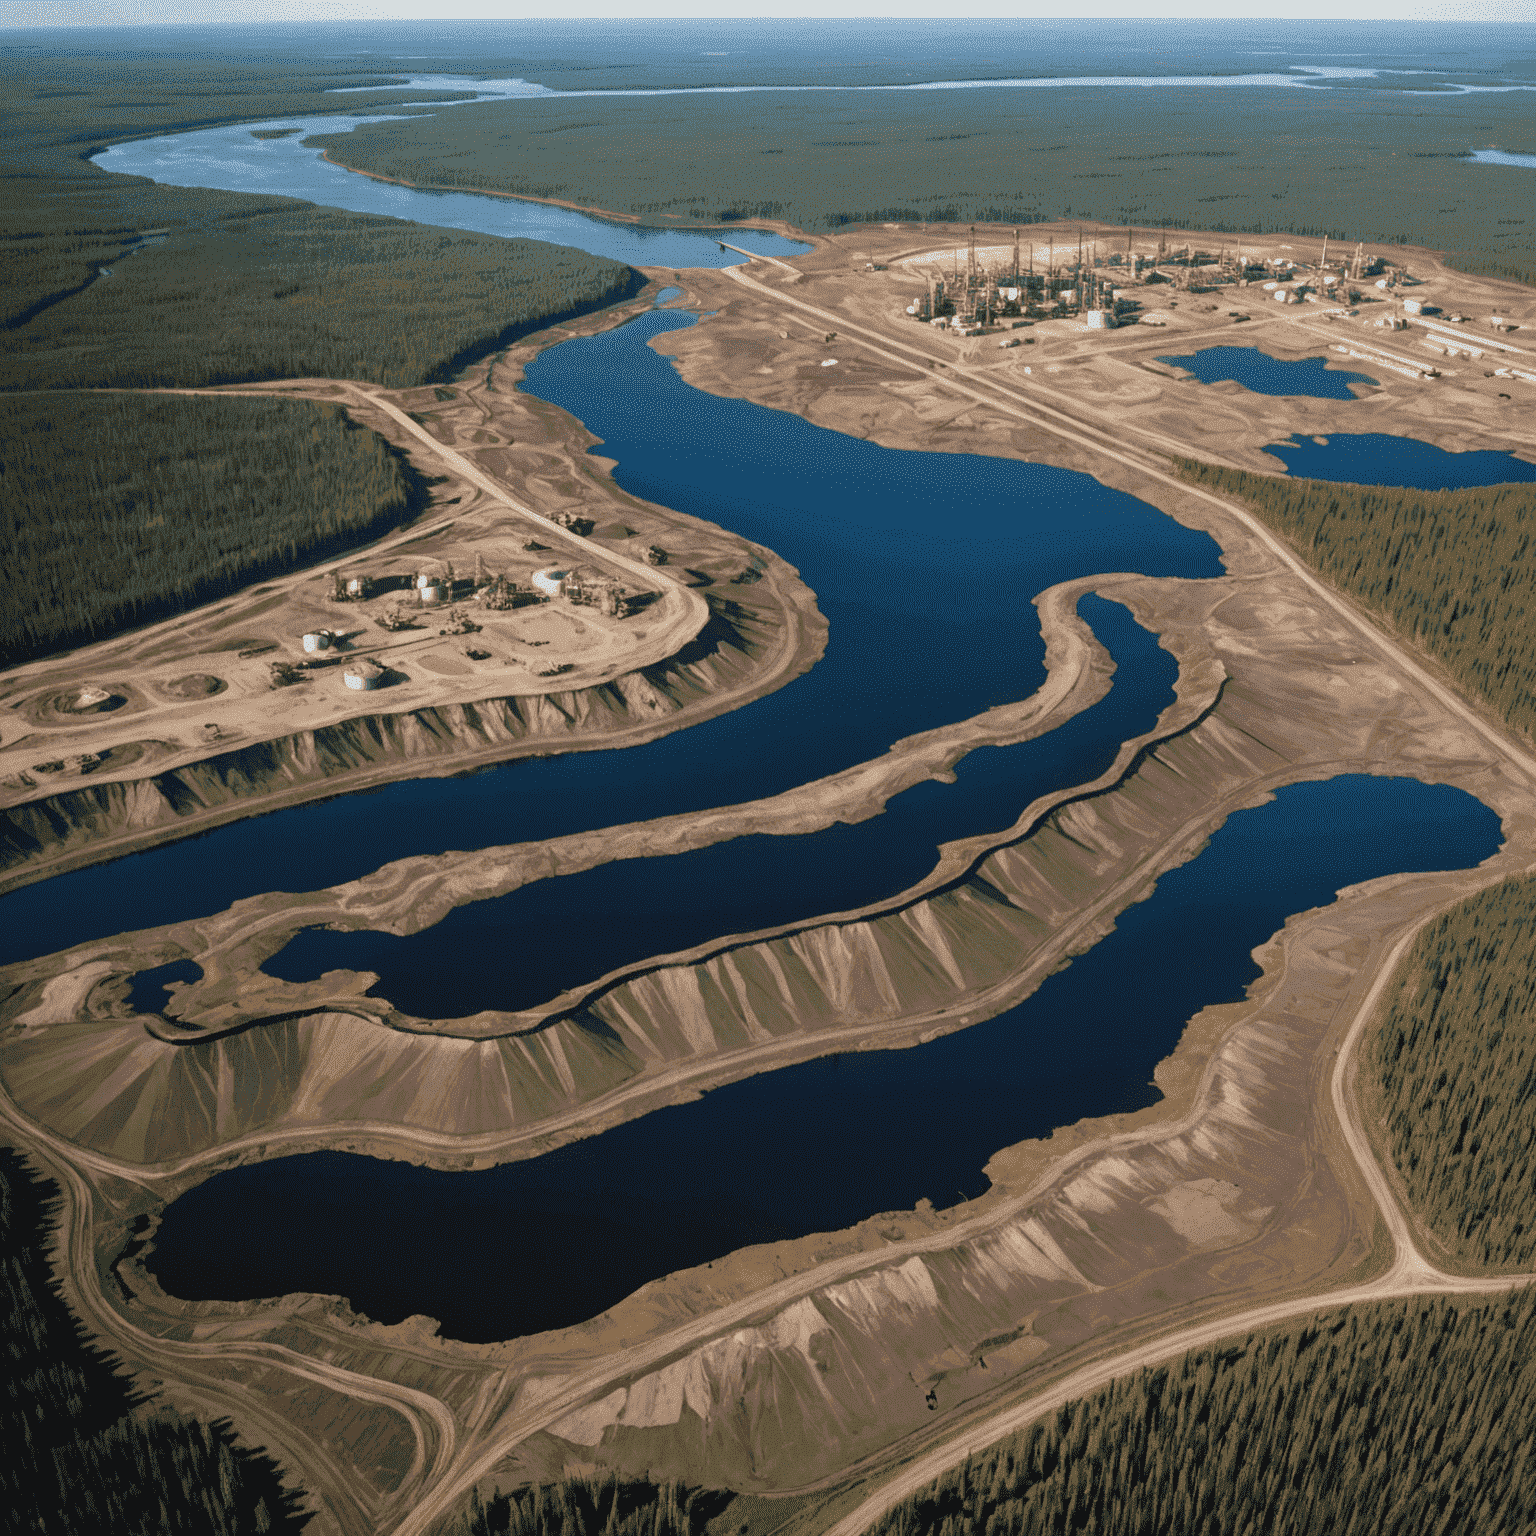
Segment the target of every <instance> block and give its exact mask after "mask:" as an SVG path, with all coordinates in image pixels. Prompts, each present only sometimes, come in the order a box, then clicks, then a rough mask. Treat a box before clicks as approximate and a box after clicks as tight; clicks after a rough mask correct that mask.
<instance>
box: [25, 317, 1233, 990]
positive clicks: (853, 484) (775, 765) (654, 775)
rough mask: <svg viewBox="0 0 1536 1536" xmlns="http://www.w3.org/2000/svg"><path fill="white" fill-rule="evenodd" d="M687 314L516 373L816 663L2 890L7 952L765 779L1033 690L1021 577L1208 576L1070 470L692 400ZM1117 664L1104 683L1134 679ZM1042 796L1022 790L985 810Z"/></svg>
mask: <svg viewBox="0 0 1536 1536" xmlns="http://www.w3.org/2000/svg"><path fill="white" fill-rule="evenodd" d="M696 320H697V317H696V316H694V315H691V314H688V313H686V312H680V311H676V310H654V311H651V312H649V313H647V314H644V315H642V316H640V317H639V318H637V319H635V320H632V321H630V322H629V324H627V325H624V326H620V327H619V328H617V329H616V330H613V331H609V332H606V333H604V334H601V335H598V336H593V337H586V338H578V339H574V340H571V341H567V342H563V343H561V344H560V345H559V346H556V347H552V348H550V349H548V350H547V351H545V352H544V353H542V354H541V355H540V357H539V359H538V360H537V362H536V363H535V364H534V365H533V366H532V367H531V368H530V369H529V370H528V378H527V381H526V384H525V387H526V388H527V389H528V390H530V391H531V392H533V393H535V394H537V395H539V396H540V397H541V398H543V399H546V400H550V401H552V402H553V403H554V404H556V405H559V406H561V407H563V408H564V409H565V410H567V411H569V412H570V413H571V414H572V415H573V416H576V417H577V418H579V419H580V420H582V421H584V422H585V423H586V424H587V426H588V427H589V429H590V430H591V431H592V432H593V433H594V434H595V435H596V436H598V437H599V438H602V439H603V442H602V443H601V445H600V450H599V451H600V452H601V453H602V454H604V455H606V456H608V457H612V458H616V459H617V460H618V467H617V468H616V470H615V471H614V474H615V478H616V479H617V481H618V483H619V484H620V485H621V486H622V487H623V488H624V489H625V490H627V491H631V492H633V493H634V494H635V495H637V496H642V497H645V498H646V499H647V500H651V501H655V502H659V503H661V504H662V505H664V506H669V507H675V508H677V509H678V510H680V511H683V512H688V513H692V514H695V515H697V516H700V517H704V518H707V519H709V520H710V521H712V522H718V523H721V524H724V525H725V526H727V527H729V528H731V529H733V530H734V531H736V532H737V533H741V534H744V535H745V536H746V537H748V538H750V539H752V540H754V541H755V542H758V543H761V544H764V545H767V546H768V547H769V548H770V549H773V550H774V551H775V552H776V553H778V554H780V555H782V556H783V557H784V558H785V559H787V560H788V561H790V563H791V564H793V565H795V566H796V567H798V569H799V570H800V573H801V575H802V576H803V577H804V579H805V580H806V581H807V582H808V583H809V584H810V586H811V587H812V588H813V589H814V590H815V592H816V599H817V603H818V605H819V606H820V608H821V611H822V613H823V614H824V615H825V616H826V619H827V621H828V625H829V628H830V635H829V639H828V643H827V651H826V655H825V656H824V657H823V658H822V660H821V661H819V662H818V663H817V664H816V666H814V667H813V668H812V669H811V670H810V672H808V673H807V674H806V675H805V676H803V677H801V678H798V679H796V680H795V681H794V682H792V683H790V684H789V685H788V686H787V687H784V688H782V689H780V690H779V691H778V692H776V693H773V694H770V695H768V696H767V697H766V698H762V699H759V700H757V701H756V702H755V703H753V704H750V705H748V706H747V707H746V708H744V709H740V710H736V711H733V712H732V713H729V714H726V715H723V716H720V717H718V718H717V719H714V720H710V721H707V722H705V723H703V724H701V725H696V726H692V727H690V728H689V729H687V730H683V731H678V732H675V733H674V734H672V735H670V736H665V737H662V738H661V739H660V740H657V741H653V742H651V743H649V744H647V745H645V746H641V747H630V748H626V749H625V750H624V751H622V752H602V751H597V752H580V753H572V754H566V755H564V756H559V757H545V758H532V759H527V758H525V759H520V760H517V761H514V762H511V763H508V764H505V765H502V766H500V767H498V768H495V769H493V770H487V771H484V772H480V773H477V774H473V775H470V776H467V777H462V778H457V779H415V780H405V781H402V782H399V783H396V784H392V785H390V786H388V787H386V788H383V789H380V790H376V791H372V792H370V793H368V794H363V795H345V796H341V797H338V798H336V799H333V800H327V801H320V802H316V803H311V804H308V805H304V806H300V807H297V808H295V809H293V810H288V811H281V812H277V813H274V814H271V815H268V816H262V817H258V818H251V819H248V820H245V821H241V822H235V823H232V824H230V825H228V826H224V827H220V828H216V829H215V830H213V831H211V832H207V833H204V834H202V835H199V836H195V837H192V838H188V839H185V840H183V841H181V842H177V843H173V844H170V845H168V846H165V847H162V848H157V849H152V850H149V851H148V852H145V853H141V854H136V855H134V856H132V857H129V858H125V859H119V860H117V861H115V862H113V863H109V864H101V865H95V866H92V867H89V868H86V869H82V870H78V871H74V872H72V873H70V874H66V875H61V876H58V877H56V878H54V879H52V880H46V881H42V882H40V883H38V884H36V885H31V886H24V887H22V888H21V889H19V890H17V891H13V892H11V893H10V894H8V895H6V896H5V897H3V898H0V962H4V961H8V960H14V959H19V958H22V957H23V956H25V955H28V954H45V953H50V952H52V951H54V950H57V949H60V948H63V947H65V946H66V945H70V944H76V943H81V942H83V941H85V940H87V939H92V938H99V937H103V936H106V935H109V934H113V933H118V932H121V931H123V930H125V929H129V928H141V927H148V926H151V925H154V924H159V923H167V922H173V921H177V920H179V919H182V918H186V917H193V916H197V915H199V914H202V913H206V912H213V911H218V910H220V909H222V908H223V907H225V906H227V905H229V903H231V902H233V901H236V900H239V899H240V898H241V897H244V896H251V895H255V894H258V893H260V892H263V891H270V890H312V889H318V888H320V887H323V886H328V885H334V884H337V883H339V882H341V881H344V880H350V879H355V878H357V877H358V876H360V875H363V874H366V873H368V872H369V871H370V870H373V869H375V868H376V867H377V866H378V865H380V864H382V863H384V862H387V861H388V860H391V859H399V858H404V857H407V856H410V855H413V854H426V853H441V852H443V851H444V850H447V849H454V848H481V847H486V846H490V845H498V844H503V843H513V842H525V841H532V840H535V839H542V838H549V837H557V836H561V835H563V834H565V833H570V832H579V831H584V830H587V829H590V828H593V827H601V826H611V825H617V824H621V823H623V822H627V821H633V820H641V819H644V818H648V817H653V816H665V815H671V814H674V813H677V812H682V811H689V810H700V809H705V808H708V807H713V806H720V805H734V804H739V803H741V802H743V801H748V800H755V799H759V798H761V797H763V796H766V795H773V794H778V793H780V792H782V791H784V790H787V789H792V788H794V787H795V786H796V785H799V784H804V783H806V782H808V781H810V780H813V779H818V778H821V777H823V776H825V775H827V774H830V773H835V772H837V771H839V770H840V769H843V768H848V767H851V766H853V765H854V764H857V763H861V762H865V761H868V760H869V759H871V758H874V757H878V756H880V755H881V754H882V753H884V752H885V750H886V749H887V748H888V747H889V746H890V744H891V743H892V742H894V741H897V740H899V739H901V738H902V737H904V736H909V735H912V734H914V733H915V732H918V731H924V730H929V729H931V728H933V727H935V726H940V725H945V724H949V723H951V722H953V721H957V720H964V719H967V718H969V717H970V716H972V715H975V714H977V713H979V712H981V711H982V710H985V709H988V708H990V707H991V706H992V705H994V704H1002V703H1006V702H1008V701H1011V700H1015V699H1021V698H1026V697H1028V696H1029V695H1030V694H1031V693H1033V692H1034V691H1035V690H1036V689H1037V688H1038V687H1039V686H1040V684H1041V683H1042V682H1043V681H1044V680H1045V668H1044V654H1045V647H1044V642H1043V640H1042V639H1041V636H1040V629H1039V620H1038V616H1037V614H1036V612H1035V609H1034V607H1033V606H1032V603H1031V599H1032V598H1033V597H1034V595H1035V594H1036V593H1037V592H1040V591H1043V590H1044V589H1045V588H1047V587H1049V586H1053V585H1055V584H1056V583H1058V582H1062V581H1068V580H1072V579H1074V578H1077V577H1083V576H1090V575H1093V574H1094V573H1096V572H1100V571H1136V572H1140V573H1142V574H1145V575H1150V576H1189V577H1208V576H1216V575H1220V574H1221V572H1222V569H1223V567H1222V564H1221V559H1220V551H1219V550H1218V548H1217V546H1216V544H1215V542H1214V541H1213V540H1212V539H1211V538H1210V537H1209V536H1208V535H1207V534H1204V533H1197V532H1195V531H1194V530H1192V529H1188V528H1185V527H1184V526H1183V525H1182V524H1180V523H1177V522H1175V521H1174V520H1173V519H1172V518H1171V517H1168V516H1166V515H1165V514H1164V513H1162V512H1160V511H1158V510H1157V509H1156V508H1154V507H1151V506H1149V505H1147V503H1145V502H1143V501H1138V500H1137V499H1136V498H1135V497H1132V496H1128V495H1126V494H1125V493H1124V492H1121V491H1114V490H1110V489H1108V488H1107V487H1105V486H1103V485H1100V484H1099V482H1098V481H1097V480H1094V479H1093V478H1092V477H1091V476H1089V475H1085V474H1080V473H1077V472H1075V471H1071V470H1064V469H1056V468H1053V467H1051V466H1049V465H1043V464H1024V463H1020V462H1018V461H1016V460H1012V459H998V458H988V457H985V456H982V455H973V454H943V453H914V452H905V451H902V450H898V449H891V448H882V447H880V446H879V445H877V444H875V443H870V442H865V441H862V440H860V439H858V438H853V437H848V436H846V435H845V434H843V433H840V432H832V431H828V430H827V429H825V428H822V427H816V426H813V425H812V424H811V423H810V422H807V421H805V420H803V419H801V418H800V417H798V416H791V415H788V414H786V413H784V412H781V411H773V410H769V409H767V408H766V407H764V406H760V405H754V404H751V403H750V402H747V401H743V400H726V399H721V398H719V397H717V396H714V395H710V394H706V393H705V392H704V391H702V390H698V389H695V388H693V387H692V386H691V385H689V384H687V383H686V382H684V380H683V379H682V377H681V376H680V375H679V374H678V372H677V370H676V369H675V368H674V367H673V366H672V364H671V362H669V361H668V359H667V358H665V357H664V356H661V355H660V354H659V353H658V352H656V351H655V350H654V349H653V348H652V347H651V346H649V345H648V343H649V342H650V341H651V340H652V339H653V338H655V337H658V336H662V335H664V334H665V333H666V332H668V331H672V330H677V329H679V328H682V327H685V326H689V325H693V324H695V323H696ZM962 583H963V585H964V589H965V590H964V595H963V597H957V596H956V589H957V587H958V586H959V585H960V584H962ZM1128 670H1129V673H1130V675H1129V676H1126V677H1122V678H1120V679H1118V680H1117V683H1116V687H1117V689H1119V688H1123V687H1124V686H1125V685H1126V684H1127V683H1132V684H1133V685H1134V678H1135V675H1136V674H1135V669H1128ZM1153 714H1154V715H1155V714H1156V711H1155V710H1154V711H1153ZM1137 718H1141V715H1140V714H1138V715H1137ZM763 742H771V743H772V744H773V746H772V750H771V751H763V750H761V745H760V744H761V743H763ZM1080 762H1081V759H1080V758H1075V757H1072V756H1071V755H1067V756H1065V757H1064V758H1063V760H1062V762H1061V768H1060V771H1061V773H1062V774H1063V775H1065V777H1063V778H1060V779H1058V780H1057V782H1058V783H1060V784H1063V785H1065V784H1072V783H1078V782H1081V780H1082V778H1083V777H1085V776H1091V775H1085V774H1084V773H1083V772H1082V770H1081V766H1080ZM1050 787H1052V785H1051V784H1050V783H1049V782H1046V781H1044V780H1040V779H1035V780H1032V781H1030V782H1029V783H1028V784H1026V785H1025V786H1024V787H1023V788H1022V789H1021V791H1020V795H1021V798H1018V799H1017V802H1016V804H1015V807H1014V810H1013V813H1012V815H1010V816H1008V817H1007V818H1006V819H1005V821H1004V823H1003V824H1004V825H1006V824H1007V822H1009V821H1011V820H1012V819H1013V816H1014V815H1017V814H1018V812H1019V811H1020V810H1022V809H1023V807H1024V806H1025V805H1026V804H1028V802H1029V801H1030V800H1031V799H1032V798H1033V797H1034V795H1035V794H1037V793H1040V792H1041V791H1042V789H1043V788H1050ZM962 793H963V791H962ZM976 830H981V828H980V827H977V828H976ZM963 834H964V828H963V827H960V826H955V827H954V828H953V830H951V831H949V832H947V833H946V834H945V835H947V836H960V835H963ZM930 848H931V844H930Z"/></svg>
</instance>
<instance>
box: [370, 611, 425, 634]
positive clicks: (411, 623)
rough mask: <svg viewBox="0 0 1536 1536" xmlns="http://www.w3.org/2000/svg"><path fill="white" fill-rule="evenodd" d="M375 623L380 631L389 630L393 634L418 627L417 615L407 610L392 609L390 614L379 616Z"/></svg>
mask: <svg viewBox="0 0 1536 1536" xmlns="http://www.w3.org/2000/svg"><path fill="white" fill-rule="evenodd" d="M373 622H374V623H375V624H377V625H378V626H379V628H380V629H387V630H388V631H389V632H390V633H391V634H396V633H398V632H399V631H400V630H402V629H415V628H417V627H418V626H417V621H416V617H415V615H414V614H412V613H411V612H410V611H409V610H407V609H405V608H392V609H391V610H390V611H389V612H388V613H381V614H379V615H378V616H377V617H376V618H375V619H374V621H373Z"/></svg>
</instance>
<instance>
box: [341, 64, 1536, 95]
mask: <svg viewBox="0 0 1536 1536" xmlns="http://www.w3.org/2000/svg"><path fill="white" fill-rule="evenodd" d="M1424 73H1425V71H1423V70H1416V69H1415V70H1394V69H1388V68H1362V67H1360V66H1356V65H1318V64H1293V65H1291V66H1290V68H1289V69H1288V70H1285V71H1275V70H1270V71H1262V72H1257V73H1252V74H1247V73H1237V72H1232V73H1211V74H1198V75H1164V74H1156V73H1147V74H1140V75H1089V74H1082V75H1018V76H1010V77H1008V78H1005V79H987V78H975V79H957V80H905V81H889V82H879V83H873V84H855V83H839V82H816V83H805V84H796V83H776V84H768V83H762V84H755V83H738V84H721V85H673V86H612V87H608V88H605V89H597V90H555V89H551V88H550V87H549V86H546V85H539V84H537V83H536V82H534V81H529V80H521V79H510V80H477V79H476V78H475V77H474V76H473V75H412V76H410V77H409V78H408V79H407V80H405V81H404V82H403V83H402V84H400V85H396V86H382V87H381V86H343V87H340V88H338V89H337V91H336V94H337V95H344V94H349V93H351V92H363V91H377V90H401V91H406V90H418V91H476V92H478V93H480V95H481V97H482V98H491V97H495V98H503V99H527V98H540V99H548V98H551V97H555V98H559V99H562V100H564V99H568V98H569V99H574V98H577V97H582V96H741V95H748V94H753V93H758V92H787V93H794V92H803V91H985V90H993V91H1009V90H1014V91H1022V90H1053V89H1055V90H1063V89H1071V88H1074V87H1076V88H1086V89H1095V88H1097V89H1103V88H1126V87H1129V88H1133V89H1152V88H1154V87H1159V86H1174V87H1184V88H1186V89H1187V88H1189V87H1192V86H1193V87H1201V86H1209V87H1212V88H1214V89H1221V90H1255V89H1264V88H1280V89H1286V90H1326V89H1331V88H1336V87H1338V86H1340V85H1345V84H1365V83H1367V82H1375V81H1378V80H1385V81H1388V82H1390V83H1392V84H1393V85H1394V86H1398V87H1399V92H1398V93H1399V94H1404V95H1409V96H1420V95H1423V96H1430V95H1433V96H1444V95H1447V94H1452V95H1462V94H1468V93H1473V92H1480V91H1521V90H1536V85H1531V84H1529V83H1527V82H1524V81H1498V82H1493V83H1488V82H1477V83H1470V82H1465V81H1457V80H1454V79H1438V80H1436V81H1435V83H1434V84H1433V85H1432V86H1426V88H1424V89H1421V90H1413V89H1408V90H1406V91H1403V90H1401V88H1400V82H1401V79H1402V77H1404V76H1408V75H1422V74H1424ZM444 105H452V103H444Z"/></svg>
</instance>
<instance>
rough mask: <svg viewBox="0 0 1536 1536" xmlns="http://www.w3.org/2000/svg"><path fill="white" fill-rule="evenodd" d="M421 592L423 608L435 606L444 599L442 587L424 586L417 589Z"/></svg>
mask: <svg viewBox="0 0 1536 1536" xmlns="http://www.w3.org/2000/svg"><path fill="white" fill-rule="evenodd" d="M416 590H417V591H418V592H420V593H421V606H422V607H423V608H435V607H437V605H438V604H439V603H440V602H442V600H443V589H442V588H441V587H428V586H422V587H418V588H417V589H416Z"/></svg>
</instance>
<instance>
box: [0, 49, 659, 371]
mask: <svg viewBox="0 0 1536 1536" xmlns="http://www.w3.org/2000/svg"><path fill="white" fill-rule="evenodd" d="M377 78H379V77H378V76H376V75H366V74H361V73H360V72H358V71H356V70H351V71H348V72H345V73H343V72H340V71H334V70H324V69H323V68H322V67H321V66H320V65H318V64H316V63H314V62H310V63H308V64H307V66H305V65H301V64H299V63H296V62H294V61H289V63H288V64H287V65H286V67H283V66H279V65H276V64H268V65H265V66H263V65H260V64H256V63H250V64H241V63H239V62H236V61H233V60H225V61H222V62H221V61H217V60H212V59H192V60H177V59H153V58H149V59H144V58H138V57H125V58H117V59H102V58H92V57H90V56H89V55H88V54H83V53H82V54H79V55H74V56H71V57H43V58H38V57H33V56H29V57H28V58H27V59H26V60H25V61H24V62H19V61H18V60H16V59H13V58H5V59H0V113H3V117H0V122H3V124H4V126H5V128H6V130H7V131H6V134H5V135H4V136H3V138H0V279H3V281H0V293H3V295H4V297H3V299H0V389H44V388H53V387H58V386H69V385H114V384H115V385H130V386H133V385H177V384H181V385H202V384H213V383H225V382H231V381H235V380H255V379H270V378H279V377H308V376H316V375H318V376H324V377H345V378H354V379H366V380H370V381H373V382H375V383H381V384H388V385H393V386H401V385H408V384H419V383H426V382H431V381H434V380H436V379H439V378H443V377H447V376H448V375H450V374H451V373H452V372H454V371H456V370H457V369H458V368H461V367H463V366H464V365H465V364H466V363H468V362H470V361H472V360H473V359H474V358H476V357H478V356H484V355H486V354H487V353H488V352H490V351H492V350H494V349H495V348H496V347H497V346H500V345H504V344H505V343H506V342H507V341H508V340H510V339H512V338H513V337H515V336H517V335H521V334H525V333H527V332H528V331H531V330H536V329H539V328H540V327H541V326H542V325H545V324H547V323H548V322H549V321H550V320H551V319H552V318H554V317H556V316H563V315H570V314H577V313H583V312H585V311H588V310H591V309H594V308H597V307H599V306H601V305H603V304H607V303H611V302H613V301H614V300H615V299H618V298H620V297H623V296H624V295H626V294H628V293H631V292H633V291H634V290H635V289H636V288H637V287H638V286H639V282H640V279H639V277H638V274H636V273H634V272H633V271H631V270H630V269H629V268H628V267H625V266H622V265H620V264H619V263H617V262H611V261H604V260H602V259H601V258H599V257H595V256H588V255H587V254H586V253H585V252H581V251H574V250H571V249H569V248H567V247H564V246H556V245H548V244H545V243H543V242H540V241H532V240H500V239H497V238H495V237H493V236H490V235H478V234H470V233H463V232H459V231H449V230H439V229H432V228H428V227H427V226H425V225H420V224H411V223H406V222H403V221H401V220H397V219H386V218H375V217H372V216H369V215H364V214H352V213H343V212H339V211H337V210H333V209H322V208H315V207H313V206H312V205H310V204H307V203H299V202H296V201H293V200H291V199H287V198H282V197H263V196H249V195H244V194H238V193H226V192H207V191H202V190H198V189H192V188H184V187H167V186H158V185H156V184H154V183H152V182H148V181H145V180H142V179H141V178H138V177H129V176H118V175H114V174H112V173H111V172H108V171H103V170H100V169H98V168H97V167H96V166H95V165H94V164H92V163H91V161H90V160H89V159H88V158H87V157H88V156H89V155H90V154H91V153H92V152H94V151H96V150H99V149H103V148H105V147H107V146H108V145H110V144H112V143H114V142H119V141H121V140H123V139H129V138H139V137H144V136H145V135H146V134H150V133H153V132H169V131H172V130H174V129H177V128H186V127H196V126H206V125H209V124H213V123H218V122H229V121H236V122H238V121H240V120H241V119H247V120H250V119H260V118H261V117H263V116H271V115H279V114H292V113H309V114H316V113H323V112H335V111H337V110H338V103H337V99H336V97H335V96H328V95H327V94H326V88H327V87H329V86H332V85H341V84H345V85H347V86H349V87H350V86H353V85H355V84H356V85H361V84H365V83H367V82H368V81H370V80H374V79H377ZM417 94H420V93H417ZM412 99H413V93H410V92H405V93H401V92H399V91H395V92H391V93H389V94H387V95H381V96H379V97H377V98H375V97H373V96H371V95H370V94H368V93H366V92H365V93H363V94H361V95H351V96H348V97H347V98H346V99H345V100H346V105H347V108H348V110H356V109H357V108H359V107H362V106H366V105H370V104H373V103H375V102H378V103H383V102H388V103H390V104H391V105H396V104H399V103H401V102H402V101H405V102H409V101H410V100H412Z"/></svg>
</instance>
